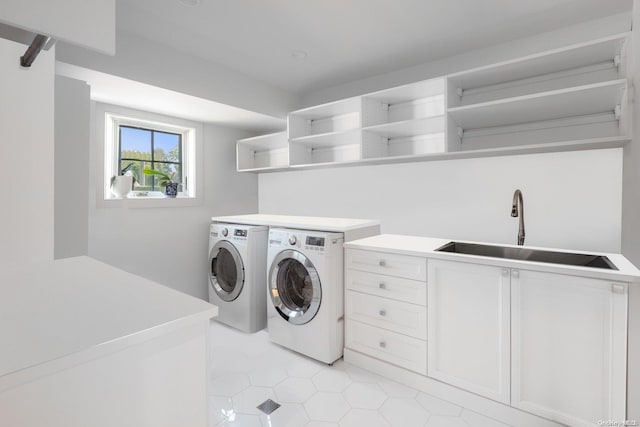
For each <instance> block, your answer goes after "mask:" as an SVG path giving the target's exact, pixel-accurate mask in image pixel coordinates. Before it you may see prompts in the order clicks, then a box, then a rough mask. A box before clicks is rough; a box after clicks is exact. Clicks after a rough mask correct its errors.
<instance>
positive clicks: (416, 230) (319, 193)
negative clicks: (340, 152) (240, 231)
mask: <svg viewBox="0 0 640 427" xmlns="http://www.w3.org/2000/svg"><path fill="white" fill-rule="evenodd" d="M516 188H519V189H521V190H522V192H523V194H524V207H525V227H526V242H525V243H526V244H527V245H533V246H548V247H557V248H572V249H581V250H591V251H604V252H620V244H621V232H620V229H621V205H622V190H621V188H622V149H607V150H592V151H578V152H567V153H545V154H534V155H526V156H505V157H490V158H479V159H462V160H445V161H432V162H418V163H404V164H390V165H389V164H388V165H375V166H354V167H342V168H329V169H317V170H306V171H305V170H303V171H293V172H276V173H262V174H260V176H259V209H260V213H265V214H290V215H313V216H335V217H351V218H373V219H379V220H381V221H382V232H383V233H394V234H410V235H418V236H431V237H443V238H452V239H465V240H478V241H486V242H495V243H510V244H511V243H515V242H516V235H517V233H518V219H517V218H512V217H511V216H510V213H511V201H512V197H513V192H514V190H515V189H516Z"/></svg>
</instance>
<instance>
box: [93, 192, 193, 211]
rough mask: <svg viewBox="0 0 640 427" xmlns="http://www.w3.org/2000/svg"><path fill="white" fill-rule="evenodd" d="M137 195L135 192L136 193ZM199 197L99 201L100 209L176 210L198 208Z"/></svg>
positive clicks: (159, 197)
mask: <svg viewBox="0 0 640 427" xmlns="http://www.w3.org/2000/svg"><path fill="white" fill-rule="evenodd" d="M134 193H135V192H134ZM201 202H202V201H201V200H200V198H198V197H191V196H187V195H183V194H178V196H177V197H167V196H165V195H164V194H162V193H156V194H149V195H146V196H136V195H135V194H132V195H128V196H127V197H125V198H118V197H115V196H113V197H110V198H108V199H102V200H98V207H99V208H176V207H187V206H198V205H200V204H201Z"/></svg>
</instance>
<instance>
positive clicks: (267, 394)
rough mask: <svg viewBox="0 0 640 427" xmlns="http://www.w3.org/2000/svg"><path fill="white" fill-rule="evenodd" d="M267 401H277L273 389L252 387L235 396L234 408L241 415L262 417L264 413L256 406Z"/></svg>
mask: <svg viewBox="0 0 640 427" xmlns="http://www.w3.org/2000/svg"><path fill="white" fill-rule="evenodd" d="M267 399H271V400H273V401H276V396H275V394H274V393H273V389H272V388H270V387H256V386H251V387H248V388H246V389H245V390H243V391H241V392H240V393H238V394H236V395H235V396H233V406H234V408H235V410H236V412H238V413H241V414H253V415H261V414H262V412H261V411H260V410H259V409H258V408H256V406H258V405H259V404H261V403H262V402H264V401H265V400H267Z"/></svg>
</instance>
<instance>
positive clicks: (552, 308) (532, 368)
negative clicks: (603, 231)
mask: <svg viewBox="0 0 640 427" xmlns="http://www.w3.org/2000/svg"><path fill="white" fill-rule="evenodd" d="M511 286H512V289H511V292H512V294H511V296H512V308H511V310H512V311H511V315H512V321H513V323H512V336H511V340H512V345H513V347H512V361H511V363H512V378H513V384H512V395H511V403H512V405H513V406H515V407H517V408H521V409H523V410H525V411H528V412H532V413H535V414H538V415H541V416H543V417H546V418H550V419H552V420H555V421H559V422H562V423H566V424H570V425H577V426H582V425H584V426H587V425H589V426H592V425H595V424H596V423H597V422H598V421H600V420H602V421H605V422H606V421H608V420H615V421H622V420H624V419H625V399H626V397H625V382H626V353H627V350H626V336H627V322H626V319H627V284H621V283H611V282H609V281H604V280H596V279H588V278H581V277H574V276H565V275H560V274H551V273H541V272H534V271H526V270H519V271H518V270H512V281H511Z"/></svg>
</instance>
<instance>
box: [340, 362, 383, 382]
mask: <svg viewBox="0 0 640 427" xmlns="http://www.w3.org/2000/svg"><path fill="white" fill-rule="evenodd" d="M345 370H346V371H347V374H349V377H351V379H352V380H353V381H354V382H361V383H377V382H379V381H380V380H382V377H381V376H380V375H377V374H374V373H373V372H369V371H367V370H366V369H362V368H359V367H357V366H353V365H349V364H348V363H345Z"/></svg>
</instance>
